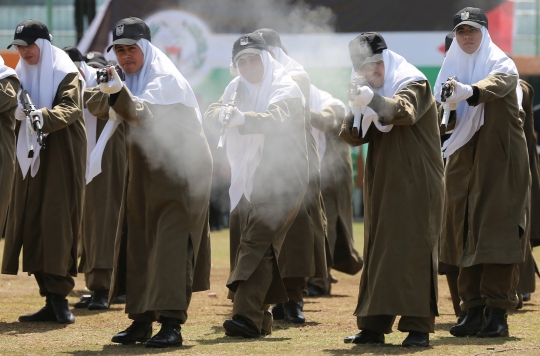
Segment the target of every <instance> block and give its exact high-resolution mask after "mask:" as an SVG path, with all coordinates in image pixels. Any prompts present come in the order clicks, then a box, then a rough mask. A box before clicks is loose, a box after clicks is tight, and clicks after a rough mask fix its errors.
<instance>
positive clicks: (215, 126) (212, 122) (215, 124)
mask: <svg viewBox="0 0 540 356" xmlns="http://www.w3.org/2000/svg"><path fill="white" fill-rule="evenodd" d="M222 107H223V96H221V98H220V99H219V101H218V102H217V103H213V104H210V106H209V107H208V109H206V112H205V113H204V119H203V120H204V123H205V124H206V127H208V128H209V129H210V130H211V131H213V132H216V133H219V132H221V126H222V124H221V123H220V122H219V112H220V111H221V108H222Z"/></svg>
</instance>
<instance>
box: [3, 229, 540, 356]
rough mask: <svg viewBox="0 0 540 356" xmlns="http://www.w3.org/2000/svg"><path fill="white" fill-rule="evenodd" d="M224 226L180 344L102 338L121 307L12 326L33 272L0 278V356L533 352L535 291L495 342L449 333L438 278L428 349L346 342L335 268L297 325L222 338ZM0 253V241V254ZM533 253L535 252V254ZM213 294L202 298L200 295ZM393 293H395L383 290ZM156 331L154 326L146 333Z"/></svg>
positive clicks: (538, 339) (33, 302) (537, 328)
mask: <svg viewBox="0 0 540 356" xmlns="http://www.w3.org/2000/svg"><path fill="white" fill-rule="evenodd" d="M362 228H363V226H362V224H355V236H356V241H357V246H358V249H359V251H362V244H363V234H362ZM228 246H229V245H228V231H226V230H225V231H221V232H217V233H213V234H212V254H213V255H212V263H213V266H212V267H213V268H212V281H211V282H212V289H211V290H210V291H207V292H201V293H196V294H195V295H194V297H193V300H192V303H191V306H190V309H189V319H188V321H187V323H186V325H185V326H184V327H183V329H182V335H183V337H184V346H183V347H180V348H173V349H165V350H156V349H146V348H145V347H144V346H142V345H135V346H123V345H116V344H113V343H111V342H110V339H111V337H112V336H113V335H114V334H115V333H117V332H118V331H120V330H123V329H125V328H126V327H127V326H128V325H129V324H130V321H129V320H128V319H127V316H126V315H125V314H124V310H123V306H122V305H120V306H119V305H114V306H113V307H112V308H111V309H110V310H108V311H105V312H91V311H88V310H80V309H76V310H74V314H75V317H76V318H77V321H76V323H75V324H73V325H69V326H62V325H59V324H56V323H30V324H28V323H19V322H18V321H17V318H18V317H19V315H21V314H25V313H29V312H34V311H37V310H38V309H39V308H41V307H42V306H43V303H44V299H43V298H40V297H39V295H38V289H37V285H36V283H35V281H34V278H33V277H28V276H26V275H25V274H23V273H21V274H20V275H18V276H6V275H0V354H1V355H77V356H79V355H150V354H163V355H177V354H190V355H310V356H311V355H329V356H332V355H352V354H366V355H403V354H420V355H489V354H493V353H495V354H496V355H504V356H506V355H540V317H539V314H538V309H540V296H538V295H536V294H533V296H532V301H531V302H529V303H526V304H525V307H524V308H523V310H520V311H516V312H513V313H511V315H510V317H509V320H510V335H511V337H509V338H503V339H494V340H486V339H478V338H455V337H452V336H451V335H450V334H449V333H448V330H449V329H450V327H451V326H452V325H453V324H454V322H455V317H454V316H453V313H452V305H451V301H450V296H449V293H448V288H447V285H446V279H445V278H444V277H439V308H440V313H441V316H440V317H439V318H437V321H436V323H437V324H436V333H435V334H434V335H431V340H430V341H431V345H432V346H431V347H429V348H427V349H417V348H416V349H405V348H403V347H401V346H400V345H401V341H402V340H403V338H404V337H405V336H406V335H405V334H403V333H400V332H394V333H392V334H390V335H387V338H386V341H387V345H385V346H353V345H347V344H344V343H343V337H345V336H347V335H352V334H355V333H356V332H357V328H356V319H355V317H354V316H353V315H352V313H353V311H354V308H355V306H356V298H357V295H358V282H359V278H360V276H359V275H356V276H348V275H345V274H342V273H336V274H335V275H336V277H337V278H338V279H339V283H337V284H335V285H334V286H333V296H332V297H329V298H311V299H306V304H305V308H304V312H305V315H306V318H307V320H308V322H307V323H306V324H305V325H301V326H298V325H291V324H287V323H283V322H279V321H276V322H275V324H274V332H273V334H272V335H271V336H269V337H265V338H262V339H259V340H243V339H238V338H229V337H226V336H225V334H224V330H223V328H222V326H221V325H222V323H223V321H224V320H225V319H226V318H228V317H230V312H231V306H232V305H231V302H230V301H229V300H228V299H227V298H226V296H227V288H226V287H225V282H226V280H227V277H228V273H229V251H228V250H229V247H228ZM1 251H3V240H2V242H0V252H1ZM538 252H540V251H537V253H536V256H537V258H540V253H538ZM83 288H84V279H83V276H82V275H81V276H79V277H77V279H76V286H75V292H74V293H73V294H72V295H70V296H69V300H70V303H73V302H75V301H77V300H78V299H79V297H80V295H81V294H82V289H83ZM210 292H213V293H217V297H210V296H209V295H208V293H210ZM391 292H392V293H399V291H391ZM158 329H159V325H158V324H154V331H155V332H157V330H158Z"/></svg>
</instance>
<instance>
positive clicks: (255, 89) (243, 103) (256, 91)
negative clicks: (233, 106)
mask: <svg viewBox="0 0 540 356" xmlns="http://www.w3.org/2000/svg"><path fill="white" fill-rule="evenodd" d="M260 56H261V58H262V63H263V66H264V75H263V79H262V81H261V83H259V84H251V83H249V82H248V81H247V80H246V79H244V78H243V77H242V74H241V73H240V71H239V76H238V77H236V78H234V79H233V80H232V81H231V82H230V83H229V85H228V86H227V88H225V92H224V93H223V103H224V104H226V103H228V102H229V99H230V97H231V95H232V94H233V92H234V90H235V88H236V83H237V81H241V83H242V86H241V91H240V92H239V93H238V104H237V107H238V110H240V111H242V112H247V111H253V112H257V113H263V112H265V111H267V110H268V107H269V106H270V105H271V104H273V103H277V102H279V101H282V100H285V99H291V98H301V99H302V103H303V104H304V105H305V99H304V96H303V95H302V92H301V91H300V88H299V87H298V86H297V85H296V83H295V82H294V81H293V80H292V78H291V76H290V75H288V74H287V71H286V70H285V68H284V67H283V66H282V65H281V64H279V63H278V62H277V61H275V60H274V59H273V58H272V57H271V56H270V54H269V53H268V52H267V51H265V50H263V51H262V53H261V54H260ZM238 127H239V126H234V127H230V128H228V129H227V134H226V136H225V149H226V151H227V158H228V159H229V164H230V166H231V187H230V189H229V195H230V198H231V211H232V210H233V209H234V208H235V207H236V205H238V202H239V201H240V199H241V198H242V195H244V196H245V197H246V199H247V200H248V201H249V200H250V196H251V191H252V189H253V176H254V174H255V170H256V169H257V167H258V165H259V161H260V159H261V155H262V150H263V149H264V135H260V134H248V135H241V134H240V132H239V131H238Z"/></svg>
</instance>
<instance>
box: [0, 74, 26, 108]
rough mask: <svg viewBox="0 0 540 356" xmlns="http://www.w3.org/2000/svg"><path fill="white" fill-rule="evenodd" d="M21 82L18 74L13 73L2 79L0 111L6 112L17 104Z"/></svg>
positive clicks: (0, 83) (0, 82)
mask: <svg viewBox="0 0 540 356" xmlns="http://www.w3.org/2000/svg"><path fill="white" fill-rule="evenodd" d="M20 87H21V84H20V82H19V79H17V77H16V76H14V75H11V76H9V77H6V78H4V79H1V80H0V112H6V111H9V110H11V109H13V108H14V107H15V106H17V93H18V92H19V89H20Z"/></svg>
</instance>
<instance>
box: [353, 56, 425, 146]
mask: <svg viewBox="0 0 540 356" xmlns="http://www.w3.org/2000/svg"><path fill="white" fill-rule="evenodd" d="M382 57H383V63H384V82H383V85H382V87H381V88H371V89H372V90H373V92H374V93H377V94H379V95H381V96H384V97H386V98H392V97H393V96H394V95H396V93H397V92H398V91H400V90H401V89H403V88H405V86H407V85H409V84H410V83H412V82H417V81H421V80H427V78H426V76H425V75H424V74H423V73H422V72H421V71H420V70H418V68H416V67H415V66H413V65H412V64H410V63H409V62H407V60H406V59H405V58H403V57H402V56H400V55H399V54H397V53H395V52H393V51H391V50H389V49H385V50H383V52H382ZM357 75H358V74H357V73H356V72H355V70H354V68H353V70H352V75H351V79H352V78H353V77H355V76H357ZM349 105H351V110H352V112H353V114H354V116H355V117H357V116H360V107H358V106H356V105H353V104H352V103H350V104H349ZM372 122H373V123H374V124H375V127H377V129H379V131H382V132H388V131H390V130H392V127H394V125H382V124H381V123H380V122H379V116H378V115H377V113H376V112H375V111H373V110H372V109H371V108H369V107H367V108H366V112H365V113H364V119H363V120H362V136H365V135H366V132H367V130H368V128H369V126H370V125H371V123H372Z"/></svg>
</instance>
